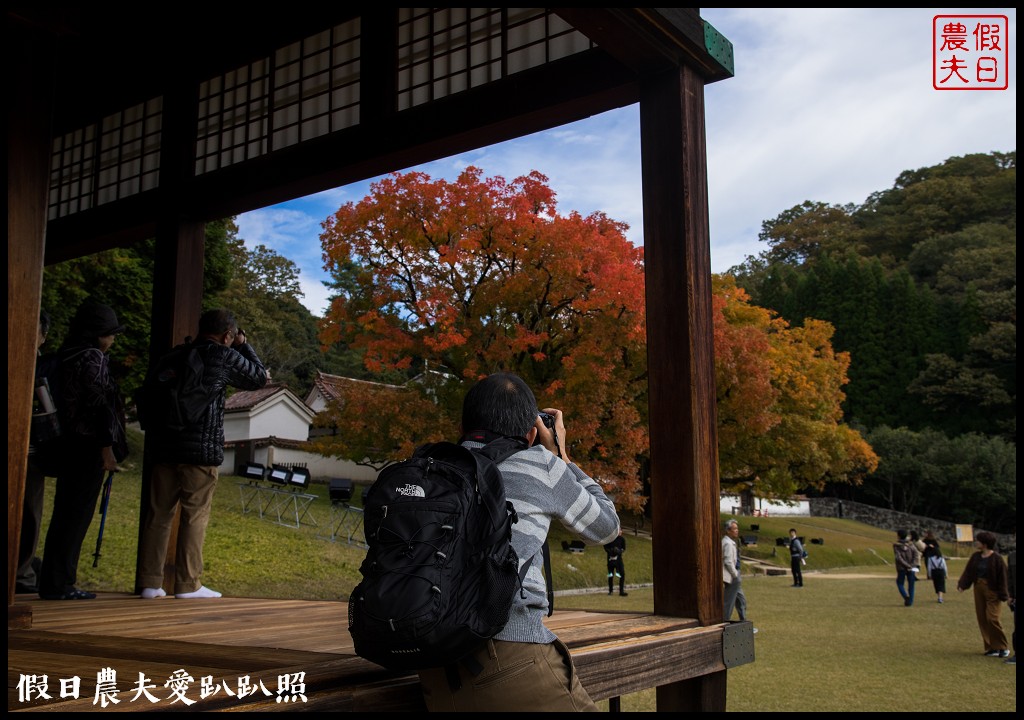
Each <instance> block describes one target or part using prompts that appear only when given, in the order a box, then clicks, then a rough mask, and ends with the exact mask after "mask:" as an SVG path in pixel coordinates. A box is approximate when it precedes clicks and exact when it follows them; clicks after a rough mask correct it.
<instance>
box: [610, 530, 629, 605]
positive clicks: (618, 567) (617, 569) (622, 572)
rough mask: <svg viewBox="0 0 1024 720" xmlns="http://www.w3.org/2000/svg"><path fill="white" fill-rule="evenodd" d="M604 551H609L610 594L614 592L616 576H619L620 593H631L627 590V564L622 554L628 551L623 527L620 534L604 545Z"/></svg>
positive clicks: (622, 594) (624, 594)
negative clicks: (623, 560) (623, 535)
mask: <svg viewBox="0 0 1024 720" xmlns="http://www.w3.org/2000/svg"><path fill="white" fill-rule="evenodd" d="M604 551H605V552H606V553H608V594H609V595H611V594H612V591H613V586H614V584H615V578H618V579H619V595H621V596H623V597H625V596H626V595H629V593H628V592H626V565H625V563H623V562H622V556H623V555H624V554H625V552H626V538H624V537H622V530H621V529H620V530H619V536H618V537H617V538H615V539H614V540H612V541H611V542H610V543H608V544H607V545H605V546H604Z"/></svg>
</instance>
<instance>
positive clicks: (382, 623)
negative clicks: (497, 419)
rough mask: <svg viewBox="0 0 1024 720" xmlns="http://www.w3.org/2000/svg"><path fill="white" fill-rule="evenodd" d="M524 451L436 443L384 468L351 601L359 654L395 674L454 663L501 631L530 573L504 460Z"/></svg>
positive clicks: (367, 513) (521, 443)
mask: <svg viewBox="0 0 1024 720" xmlns="http://www.w3.org/2000/svg"><path fill="white" fill-rule="evenodd" d="M526 447H527V446H526V442H525V440H522V439H516V438H500V439H497V440H494V441H493V442H490V443H488V444H487V445H486V446H484V447H483V448H481V449H479V450H470V449H469V448H467V447H464V446H462V445H456V444H454V443H448V442H441V443H434V444H428V445H424V446H423V447H421V448H419V449H418V450H417V451H416V452H415V453H414V455H413V457H412V458H410V459H409V460H405V461H404V462H400V463H397V464H395V465H390V466H388V467H386V468H385V469H384V470H383V471H381V473H380V475H379V476H378V478H377V481H376V482H375V483H374V484H373V486H372V487H371V488H370V490H369V491H368V492H367V495H366V501H365V504H364V526H365V530H366V542H367V544H368V545H369V549H368V550H367V554H366V559H365V560H364V561H363V564H362V566H361V567H360V569H359V571H360V573H361V574H362V576H363V579H362V581H361V582H360V583H359V584H358V585H357V586H356V587H355V589H354V590H353V591H352V596H351V598H350V599H349V604H348V626H349V632H350V633H351V634H352V640H353V642H354V645H355V651H356V654H357V655H359V656H360V657H363V658H366V659H367V660H371V661H373V662H374V663H377V664H378V665H381V666H383V667H385V668H388V669H391V670H403V671H408V670H422V669H425V668H433V667H442V666H451V665H453V664H455V663H457V662H459V661H466V662H469V660H467V658H468V657H469V656H471V655H472V653H473V652H474V651H475V650H477V649H479V648H480V647H481V646H482V644H483V643H484V641H486V640H487V639H489V638H492V637H494V636H495V635H497V634H498V633H499V632H501V630H502V628H504V626H505V624H506V623H507V622H508V616H509V610H510V608H511V606H512V600H513V597H514V595H513V594H514V593H515V592H516V588H517V587H519V588H521V587H522V582H523V577H522V576H521V575H520V572H519V570H518V565H519V558H518V556H517V555H516V552H515V550H514V549H513V548H512V542H511V541H512V524H513V523H515V522H516V520H517V516H516V512H515V508H513V507H512V503H510V502H508V501H507V500H506V499H505V489H504V485H503V483H502V478H501V471H500V470H498V468H497V464H498V463H499V462H501V461H502V460H504V459H505V458H507V457H509V456H510V455H512V454H514V453H516V452H518V451H520V450H524V449H526ZM528 567H529V563H525V564H524V565H523V575H525V571H526V569H528Z"/></svg>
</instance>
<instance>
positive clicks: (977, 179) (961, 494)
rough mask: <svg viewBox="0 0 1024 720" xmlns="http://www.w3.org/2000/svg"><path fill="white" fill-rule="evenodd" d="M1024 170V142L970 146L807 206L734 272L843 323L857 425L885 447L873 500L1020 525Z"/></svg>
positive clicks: (758, 298)
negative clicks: (1023, 171)
mask: <svg viewBox="0 0 1024 720" xmlns="http://www.w3.org/2000/svg"><path fill="white" fill-rule="evenodd" d="M1016 173H1017V165H1016V151H1014V152H1011V153H998V152H993V153H990V154H987V155H980V154H979V155H967V156H964V157H953V158H949V159H948V160H946V161H945V162H943V163H941V164H939V165H935V166H933V167H927V168H921V169H919V170H908V171H906V172H904V173H902V174H901V175H900V176H899V177H898V178H896V182H895V184H894V185H893V187H892V188H890V189H888V190H883V191H879V192H876V193H874V194H872V195H871V196H870V197H868V198H867V199H866V200H865V201H864V203H863V204H861V205H853V204H851V205H845V206H839V205H827V204H824V203H819V202H813V201H807V202H804V203H803V204H801V205H798V206H796V207H793V208H790V209H789V210H786V211H784V212H782V213H781V214H779V215H778V216H777V217H776V218H774V219H771V220H767V221H765V222H764V223H763V225H762V232H761V234H760V239H761V241H762V242H764V243H765V244H766V246H767V248H766V249H765V250H764V251H763V252H762V253H760V254H759V255H758V256H757V257H750V258H748V259H747V261H746V262H745V263H744V264H743V265H741V266H739V267H736V268H733V269H732V270H731V271H730V272H731V274H732V275H734V277H735V278H736V280H737V283H738V284H739V285H740V286H741V287H743V288H744V289H746V290H747V291H748V292H749V293H750V295H751V298H752V301H753V302H754V303H756V304H758V305H761V306H763V307H767V308H770V309H772V310H774V311H776V312H777V313H779V315H780V316H781V317H782V318H784V319H785V320H787V321H788V322H790V323H791V324H793V325H801V324H803V323H804V322H805V320H806V319H807V318H814V319H816V320H826V321H828V322H830V323H832V325H833V326H834V327H835V336H834V338H833V344H834V346H835V349H836V350H837V351H845V352H849V353H850V357H851V364H850V368H849V379H850V382H849V385H848V386H847V387H846V389H845V390H846V395H847V397H846V400H845V402H844V404H843V409H844V412H845V416H846V420H847V421H848V422H849V423H851V424H853V425H854V426H855V427H861V428H863V429H864V431H865V433H866V437H867V439H868V441H869V442H870V443H871V444H872V447H873V448H874V449H875V451H876V452H878V454H879V455H880V457H881V462H880V464H879V468H878V470H877V471H876V472H875V473H874V474H873V475H872V476H871V477H870V478H868V480H867V481H866V482H865V483H864V485H863V486H862V487H861V488H860V489H859V490H854V491H850V492H853V494H855V495H858V496H860V498H861V499H865V500H866V501H868V502H875V503H876V504H887V505H890V506H892V507H895V508H896V509H900V510H905V511H908V512H919V513H921V514H932V515H936V516H939V517H949V519H952V520H955V521H958V522H975V523H976V524H979V525H983V526H985V527H990V528H991V529H1002V530H1008V529H1011V528H1010V527H1009V526H1010V525H1012V524H1013V523H1015V522H1016V488H1015V470H1016V418H1017V380H1016V378H1017V373H1016V365H1017V353H1016V346H1017V339H1016V335H1017V311H1016V307H1017V268H1016V232H1017V201H1016V186H1017V180H1016V177H1017V176H1016ZM979 505H980V506H982V507H979Z"/></svg>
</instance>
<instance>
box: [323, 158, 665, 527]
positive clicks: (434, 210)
mask: <svg viewBox="0 0 1024 720" xmlns="http://www.w3.org/2000/svg"><path fill="white" fill-rule="evenodd" d="M546 183H547V178H545V177H544V176H543V175H541V174H539V173H536V172H534V173H531V174H529V175H527V176H525V177H520V178H516V179H515V180H513V181H512V182H511V183H509V182H506V181H505V180H504V179H503V178H500V177H495V178H487V179H485V178H483V177H482V174H481V172H480V170H479V169H477V168H468V169H466V170H465V171H464V172H463V173H462V175H460V177H459V178H458V179H457V180H456V181H455V182H447V181H445V180H437V181H434V180H431V179H430V178H429V177H428V176H426V175H424V174H423V173H416V172H413V173H406V174H394V175H391V176H389V177H387V178H385V179H383V180H381V181H380V182H378V183H375V184H374V185H373V186H372V187H371V191H370V194H369V195H368V196H367V197H366V198H364V199H363V200H362V201H360V202H359V203H348V204H346V205H344V206H342V207H341V208H339V209H338V211H337V212H336V213H335V214H334V215H332V216H331V217H329V218H328V219H327V220H326V221H325V222H324V223H323V233H322V235H321V240H322V243H323V248H324V259H325V264H326V267H327V268H328V270H338V269H340V268H343V267H348V266H349V264H350V263H354V264H355V265H356V266H358V267H359V268H360V270H359V273H358V275H357V277H356V280H355V282H354V283H353V284H352V286H351V287H348V288H345V290H344V292H343V294H342V295H341V296H340V297H338V298H336V299H335V300H334V301H333V303H332V304H331V307H330V309H329V311H328V315H327V317H326V318H325V323H324V327H323V331H322V334H321V340H322V342H324V343H325V344H327V343H332V342H337V341H339V340H340V341H344V342H346V343H349V344H350V345H352V346H354V347H357V348H360V349H362V350H364V351H365V358H366V359H365V362H366V366H367V368H368V369H370V370H374V371H380V370H388V369H399V370H400V369H403V368H406V367H409V366H410V364H411V363H413V362H414V361H416V362H417V363H418V362H419V361H421V360H425V361H429V364H430V366H433V367H436V366H444V367H445V368H447V369H448V371H449V372H452V373H453V374H455V375H456V376H457V377H458V378H461V379H462V381H463V384H462V386H461V387H460V388H458V392H455V391H452V392H451V395H452V396H458V397H461V394H462V393H463V392H464V391H465V389H466V388H467V387H468V385H469V384H470V383H472V382H473V381H475V380H476V379H478V378H480V377H483V376H485V375H487V374H489V373H491V372H495V371H498V370H507V371H512V372H516V373H518V374H520V375H521V376H522V377H523V378H524V379H525V380H526V381H527V382H528V383H529V384H530V385H531V387H533V389H534V392H535V393H536V394H537V399H538V402H539V404H540V405H541V407H559V408H561V409H562V410H563V411H564V412H565V413H566V418H567V433H568V435H569V441H570V442H571V443H572V456H573V458H574V459H576V460H578V461H579V463H580V466H581V467H583V468H584V469H585V470H586V472H588V473H589V474H590V475H591V476H592V477H594V478H595V479H598V480H600V481H601V482H602V483H603V484H604V487H605V488H606V490H608V492H609V493H610V494H612V495H613V496H614V497H615V499H616V501H617V502H618V503H619V505H620V507H624V508H633V509H638V508H639V507H641V506H642V503H643V498H642V497H641V495H640V480H639V463H640V458H641V456H642V455H643V453H645V452H646V449H647V433H646V428H645V427H644V424H643V422H642V417H641V414H640V412H639V411H638V410H637V407H638V406H642V405H643V403H642V402H639V400H640V399H641V398H642V396H643V395H644V393H646V375H645V372H646V354H645V344H644V343H645V337H644V332H645V330H644V285H643V279H644V276H643V272H644V271H643V250H642V249H641V248H637V247H635V246H633V245H632V243H630V242H629V241H628V240H627V239H626V237H625V230H626V226H625V225H623V224H622V223H618V222H615V221H612V220H610V219H609V218H607V217H606V216H605V215H603V214H600V213H595V214H593V215H590V216H586V217H584V216H582V215H580V214H579V213H570V214H569V215H566V216H563V215H559V214H558V213H557V212H556V206H555V197H554V193H553V192H552V191H551V189H550V188H549V187H548V186H547V184H546ZM434 408H435V422H434V424H435V425H440V426H443V427H451V426H452V425H453V424H457V412H458V405H457V402H454V401H452V400H451V399H450V398H449V399H447V400H446V399H445V398H439V399H438V404H436V405H435V406H434ZM399 410H401V409H399ZM348 431H352V432H355V433H357V434H359V433H366V432H367V428H366V427H364V426H361V425H358V424H353V425H351V426H350V427H349V428H348V430H346V432H348ZM382 431H383V432H386V433H388V437H389V438H392V439H393V442H391V443H390V446H391V447H395V446H397V445H398V444H399V443H398V440H399V434H400V433H401V432H404V428H403V427H402V426H401V425H399V424H394V425H392V426H390V427H389V428H382ZM363 445H364V446H365V443H364V444H363Z"/></svg>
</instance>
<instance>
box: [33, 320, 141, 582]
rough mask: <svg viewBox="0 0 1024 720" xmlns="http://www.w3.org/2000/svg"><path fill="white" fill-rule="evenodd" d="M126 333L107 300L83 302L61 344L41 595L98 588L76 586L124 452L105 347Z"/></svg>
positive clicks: (117, 400) (115, 391)
mask: <svg viewBox="0 0 1024 720" xmlns="http://www.w3.org/2000/svg"><path fill="white" fill-rule="evenodd" d="M122 332H124V325H122V324H121V323H120V322H118V319H117V314H116V313H115V312H114V310H113V309H112V308H111V307H109V306H108V305H103V304H101V303H96V302H91V301H87V302H85V303H83V304H82V305H81V306H80V307H79V308H78V311H77V312H76V313H75V316H74V318H73V319H72V320H71V326H70V328H69V330H68V336H67V339H66V340H65V341H64V345H63V346H62V347H61V349H60V359H61V367H60V376H59V380H60V393H59V401H58V410H59V413H60V422H61V437H62V442H63V445H62V453H61V454H62V459H63V462H62V463H61V467H60V469H59V470H58V471H57V487H56V492H55V494H54V500H53V514H52V516H51V518H50V527H49V529H48V530H47V533H46V543H45V545H44V546H43V563H42V568H41V570H40V573H39V597H41V598H42V599H44V600H91V599H92V598H95V597H96V595H95V593H91V592H87V591H85V590H80V589H79V588H78V587H76V583H77V579H78V558H79V555H80V554H81V551H82V543H83V541H84V540H85V534H86V532H87V531H88V529H89V524H90V523H91V522H92V518H93V516H94V515H95V514H96V502H97V500H98V499H99V495H100V490H101V488H102V487H103V477H104V475H105V473H107V472H112V471H114V470H117V463H118V462H119V461H121V460H123V459H124V458H125V456H126V455H127V444H126V442H125V430H124V424H125V423H124V413H123V409H122V404H121V399H120V394H119V390H118V388H117V385H116V384H115V383H114V381H113V379H111V377H110V371H109V366H108V358H107V351H108V350H110V347H111V346H112V345H113V344H114V338H115V337H116V336H117V335H119V334H120V333H122Z"/></svg>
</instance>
